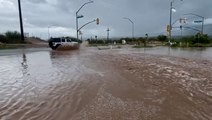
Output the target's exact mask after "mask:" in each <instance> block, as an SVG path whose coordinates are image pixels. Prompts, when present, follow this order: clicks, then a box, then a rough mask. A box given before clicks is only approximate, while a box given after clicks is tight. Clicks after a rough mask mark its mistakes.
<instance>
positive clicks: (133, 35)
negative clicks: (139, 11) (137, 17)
mask: <svg viewBox="0 0 212 120" xmlns="http://www.w3.org/2000/svg"><path fill="white" fill-rule="evenodd" d="M123 19H126V20H129V22H131V23H132V38H133V39H134V22H133V21H132V20H131V19H130V18H123Z"/></svg>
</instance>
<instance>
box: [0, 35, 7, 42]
mask: <svg viewBox="0 0 212 120" xmlns="http://www.w3.org/2000/svg"><path fill="white" fill-rule="evenodd" d="M0 42H1V43H6V42H7V40H6V37H5V36H4V35H0Z"/></svg>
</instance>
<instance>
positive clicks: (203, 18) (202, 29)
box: [184, 13, 205, 34]
mask: <svg viewBox="0 0 212 120" xmlns="http://www.w3.org/2000/svg"><path fill="white" fill-rule="evenodd" d="M184 15H193V16H196V17H200V18H202V21H201V22H202V28H201V34H203V32H204V20H205V17H203V16H201V15H197V14H194V13H187V14H184Z"/></svg>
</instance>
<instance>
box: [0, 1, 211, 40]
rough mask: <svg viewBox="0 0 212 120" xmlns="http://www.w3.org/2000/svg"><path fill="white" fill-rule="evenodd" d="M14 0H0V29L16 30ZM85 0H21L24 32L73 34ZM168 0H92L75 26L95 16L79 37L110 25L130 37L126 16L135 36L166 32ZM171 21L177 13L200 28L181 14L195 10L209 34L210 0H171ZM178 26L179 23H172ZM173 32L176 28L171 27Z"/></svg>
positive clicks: (101, 32)
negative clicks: (133, 28) (77, 15)
mask: <svg viewBox="0 0 212 120" xmlns="http://www.w3.org/2000/svg"><path fill="white" fill-rule="evenodd" d="M17 1H18V0H0V16H1V17H0V33H4V32H6V31H8V30H10V31H14V30H16V31H20V30H19V17H18V5H17V4H18V3H17ZM88 1H89V0H21V2H22V12H23V24H24V31H25V33H29V35H30V36H37V37H41V38H44V39H47V38H48V27H49V32H50V36H53V37H59V36H74V37H76V17H75V13H76V11H77V10H78V9H79V7H80V6H81V5H82V4H84V3H85V2H88ZM170 2H171V0H94V3H92V4H88V5H86V6H85V7H83V8H82V9H81V11H80V12H79V14H82V15H84V18H81V19H79V26H82V25H83V24H85V23H86V22H89V21H92V20H94V19H96V18H99V19H100V25H96V24H95V23H93V24H90V25H88V26H86V27H85V28H83V29H82V33H83V37H84V38H88V37H89V38H90V37H91V36H93V37H94V36H95V35H97V36H99V37H106V35H107V34H106V33H107V32H106V30H107V28H110V30H111V31H110V35H111V37H131V23H130V22H129V21H128V20H126V19H123V18H124V17H128V18H130V19H131V20H132V21H133V22H134V23H135V36H137V37H140V36H144V35H145V34H146V33H148V34H149V35H150V36H156V35H159V34H166V25H167V24H169V9H170ZM173 5H174V8H175V9H176V12H174V13H173V22H174V21H175V20H177V19H179V18H180V17H183V18H185V17H186V18H187V19H188V20H187V24H186V26H193V27H197V29H201V24H194V23H193V21H194V20H200V18H198V17H194V16H184V14H186V13H195V14H198V15H201V16H204V17H205V26H204V31H205V33H207V34H210V35H212V7H211V5H212V0H184V1H183V2H181V1H180V0H175V2H174V4H173ZM175 26H176V27H179V23H178V22H177V23H176V24H175ZM194 32H195V31H192V30H187V29H184V30H183V34H188V33H194ZM173 34H174V35H179V34H180V30H179V29H174V30H173Z"/></svg>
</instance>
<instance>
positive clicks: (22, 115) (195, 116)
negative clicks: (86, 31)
mask: <svg viewBox="0 0 212 120" xmlns="http://www.w3.org/2000/svg"><path fill="white" fill-rule="evenodd" d="M121 51H122V49H120V50H100V51H99V50H97V49H96V48H84V49H81V50H77V51H66V52H61V51H50V50H42V51H35V52H27V50H23V51H22V52H21V53H17V54H15V55H11V54H10V55H6V54H4V56H0V119H1V120H212V62H211V61H210V60H201V59H198V60H195V59H190V58H180V57H170V56H163V55H148V54H143V53H129V52H128V53H125V52H121ZM8 54H9V53H8Z"/></svg>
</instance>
